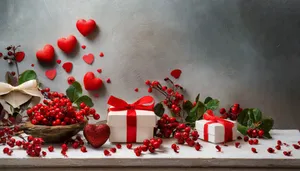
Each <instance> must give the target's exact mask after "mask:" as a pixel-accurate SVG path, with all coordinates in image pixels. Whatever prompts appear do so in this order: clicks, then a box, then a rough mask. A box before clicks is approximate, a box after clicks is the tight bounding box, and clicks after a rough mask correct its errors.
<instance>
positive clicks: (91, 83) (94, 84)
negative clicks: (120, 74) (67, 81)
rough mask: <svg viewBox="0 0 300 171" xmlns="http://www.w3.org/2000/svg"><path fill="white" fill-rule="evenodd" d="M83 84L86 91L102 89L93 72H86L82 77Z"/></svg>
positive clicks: (98, 79)
mask: <svg viewBox="0 0 300 171" xmlns="http://www.w3.org/2000/svg"><path fill="white" fill-rule="evenodd" d="M83 84H84V88H85V89H86V90H98V89H99V88H101V87H102V80H101V79H100V78H96V77H95V74H94V73H93V72H87V73H86V74H85V75H84V78H83Z"/></svg>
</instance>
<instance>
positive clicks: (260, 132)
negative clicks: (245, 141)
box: [258, 129, 265, 138]
mask: <svg viewBox="0 0 300 171" xmlns="http://www.w3.org/2000/svg"><path fill="white" fill-rule="evenodd" d="M264 134H265V132H264V130H262V129H261V130H259V131H258V137H259V138H262V137H263V136H264Z"/></svg>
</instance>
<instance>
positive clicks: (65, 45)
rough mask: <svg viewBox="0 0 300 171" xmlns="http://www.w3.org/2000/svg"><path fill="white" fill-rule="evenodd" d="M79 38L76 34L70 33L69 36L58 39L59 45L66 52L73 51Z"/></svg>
mask: <svg viewBox="0 0 300 171" xmlns="http://www.w3.org/2000/svg"><path fill="white" fill-rule="evenodd" d="M76 43H77V39H76V37H75V36H73V35H70V36H69V37H67V38H64V37H63V38H60V39H58V40H57V46H58V47H59V48H60V49H61V50H62V51H64V52H65V53H67V54H68V53H71V52H72V51H73V49H74V48H75V46H76Z"/></svg>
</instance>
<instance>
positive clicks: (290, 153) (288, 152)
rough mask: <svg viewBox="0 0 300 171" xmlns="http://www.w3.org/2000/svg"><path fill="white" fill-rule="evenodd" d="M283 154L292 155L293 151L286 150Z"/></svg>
mask: <svg viewBox="0 0 300 171" xmlns="http://www.w3.org/2000/svg"><path fill="white" fill-rule="evenodd" d="M283 154H284V155H285V156H291V155H292V152H291V151H284V152H283Z"/></svg>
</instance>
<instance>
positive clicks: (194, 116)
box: [185, 101, 204, 123]
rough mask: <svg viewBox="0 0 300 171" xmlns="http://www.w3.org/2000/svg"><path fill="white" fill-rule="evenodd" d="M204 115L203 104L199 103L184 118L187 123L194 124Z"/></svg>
mask: <svg viewBox="0 0 300 171" xmlns="http://www.w3.org/2000/svg"><path fill="white" fill-rule="evenodd" d="M203 114H204V104H203V103H202V102H200V101H198V102H197V103H196V105H195V106H194V107H193V108H192V109H191V110H190V112H189V113H188V116H187V117H186V118H185V120H186V121H187V122H191V123H194V122H195V121H196V120H198V119H200V118H201V117H202V115H203Z"/></svg>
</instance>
